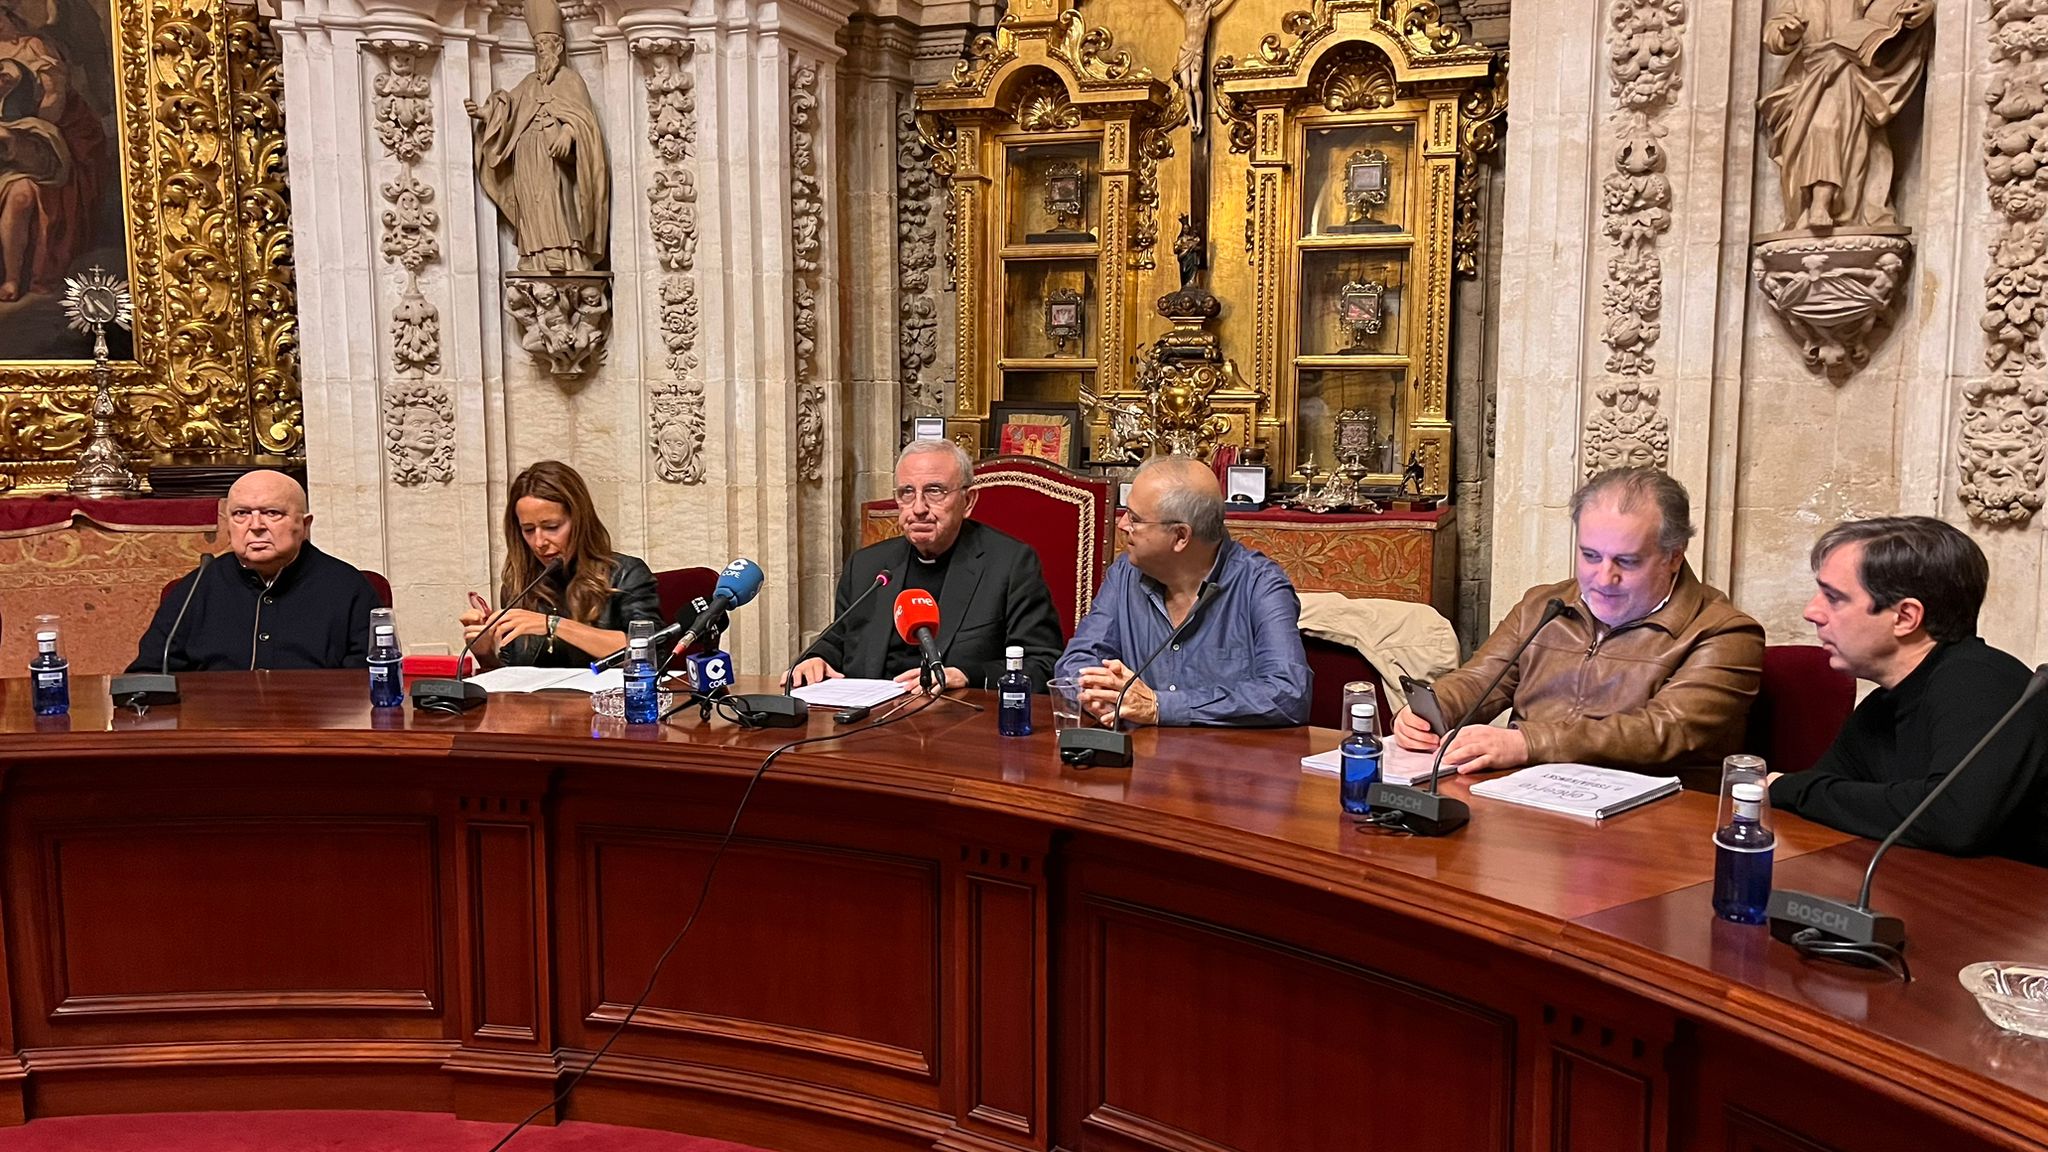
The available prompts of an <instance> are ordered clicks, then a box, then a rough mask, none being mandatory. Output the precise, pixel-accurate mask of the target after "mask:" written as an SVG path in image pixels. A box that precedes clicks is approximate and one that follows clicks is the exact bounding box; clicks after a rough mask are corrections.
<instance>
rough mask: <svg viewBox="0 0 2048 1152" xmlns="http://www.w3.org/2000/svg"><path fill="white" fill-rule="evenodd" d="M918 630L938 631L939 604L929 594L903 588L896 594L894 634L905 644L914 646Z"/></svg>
mask: <svg viewBox="0 0 2048 1152" xmlns="http://www.w3.org/2000/svg"><path fill="white" fill-rule="evenodd" d="M919 628H929V629H931V630H932V631H933V632H937V631H938V630H939V602H938V601H937V600H934V599H932V594H931V593H929V592H923V591H919V590H918V589H916V588H905V589H904V590H903V591H901V592H899V593H897V594H896V634H897V635H898V636H901V637H903V642H904V643H905V644H915V643H917V630H918V629H919Z"/></svg>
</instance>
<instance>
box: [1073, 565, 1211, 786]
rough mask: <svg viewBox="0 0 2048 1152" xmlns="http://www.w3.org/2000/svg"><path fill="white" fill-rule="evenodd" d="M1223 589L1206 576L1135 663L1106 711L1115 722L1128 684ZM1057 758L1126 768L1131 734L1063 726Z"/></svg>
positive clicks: (1097, 765)
mask: <svg viewBox="0 0 2048 1152" xmlns="http://www.w3.org/2000/svg"><path fill="white" fill-rule="evenodd" d="M1222 592H1223V587H1222V585H1220V584H1215V583H1212V582H1210V581H1207V580H1205V581H1203V582H1202V587H1201V588H1200V590H1198V591H1197V592H1196V593H1195V604H1194V607H1192V608H1189V609H1188V615H1187V619H1185V620H1182V621H1181V622H1180V627H1178V628H1175V629H1174V630H1173V631H1172V632H1169V633H1167V636H1166V639H1165V640H1162V641H1160V644H1159V647H1157V648H1154V649H1153V650H1152V654H1151V655H1150V656H1147V657H1145V662H1144V663H1142V664H1140V665H1138V670H1137V671H1135V672H1133V673H1131V678H1130V679H1129V680H1126V681H1124V686H1123V689H1122V690H1121V691H1119V692H1118V693H1117V694H1116V707H1115V708H1113V709H1111V710H1110V713H1109V714H1110V716H1111V717H1113V718H1114V719H1115V721H1116V722H1117V723H1121V722H1122V720H1123V713H1124V697H1126V696H1129V695H1130V694H1131V685H1133V684H1136V683H1137V682H1138V680H1139V679H1140V678H1141V677H1143V676H1144V675H1145V673H1146V671H1147V670H1149V669H1150V668H1151V667H1152V662H1153V661H1154V660H1157V659H1159V656H1160V654H1161V653H1163V652H1165V651H1166V650H1167V649H1168V648H1171V647H1173V645H1174V643H1175V642H1176V641H1178V640H1179V639H1180V638H1181V637H1182V636H1184V635H1186V634H1187V631H1188V629H1190V628H1193V627H1194V626H1195V621H1196V620H1197V619H1199V618H1200V617H1201V615H1202V610H1203V609H1204V608H1207V607H1208V606H1209V602H1210V601H1211V600H1214V599H1216V597H1217V596H1219V595H1221V594H1222ZM1060 760H1061V761H1062V762H1063V763H1067V764H1087V765H1091V766H1093V767H1096V768H1128V767H1130V766H1131V734H1130V733H1128V732H1123V731H1119V730H1118V729H1116V728H1098V727H1095V726H1093V725H1088V724H1082V725H1076V726H1075V727H1072V728H1067V729H1063V730H1061V732H1060Z"/></svg>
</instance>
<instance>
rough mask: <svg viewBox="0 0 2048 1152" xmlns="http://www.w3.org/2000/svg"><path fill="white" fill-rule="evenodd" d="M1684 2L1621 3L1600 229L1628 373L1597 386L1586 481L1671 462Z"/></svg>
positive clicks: (1612, 344)
mask: <svg viewBox="0 0 2048 1152" xmlns="http://www.w3.org/2000/svg"><path fill="white" fill-rule="evenodd" d="M1684 34H1685V4H1684V2H1683V0H1615V4H1614V7H1613V10H1612V12H1611V13H1610V15H1609V28H1608V37H1607V73H1608V75H1607V79H1608V92H1609V94H1611V95H1612V96H1613V97H1614V101H1615V112H1614V115H1613V117H1612V118H1611V120H1610V121H1609V122H1610V124H1611V125H1612V126H1613V131H1614V137H1615V147H1614V169H1615V170H1614V172H1613V173H1612V174H1610V175H1609V176H1608V177H1607V179H1606V180H1605V181H1604V182H1603V183H1602V185H1601V206H1600V213H1601V216H1602V217H1603V222H1602V226H1601V230H1602V231H1603V232H1604V233H1605V235H1606V236H1607V238H1608V239H1609V240H1610V241H1612V242H1613V244H1614V254H1613V255H1612V256H1611V257H1609V259H1608V261H1607V282H1606V284H1605V285H1604V286H1603V288H1602V293H1601V311H1602V312H1603V314H1604V315H1605V317H1606V320H1605V322H1604V323H1603V325H1602V327H1601V332H1600V339H1601V341H1602V342H1603V343H1605V344H1606V345H1607V370H1608V371H1609V372H1612V373H1615V374H1617V375H1618V376H1621V377H1623V379H1620V380H1613V379H1610V380H1608V381H1606V382H1605V383H1603V384H1602V385H1601V386H1600V387H1599V388H1597V389H1595V391H1594V395H1595V396H1596V397H1598V398H1599V402H1600V405H1601V407H1600V410H1599V411H1597V412H1595V413H1594V414H1593V416H1592V418H1591V419H1590V420H1588V421H1587V424H1586V429H1585V434H1584V436H1583V443H1584V451H1583V453H1582V459H1583V463H1584V466H1585V469H1586V472H1587V474H1588V475H1591V474H1592V473H1594V472H1597V471H1600V470H1601V469H1602V468H1604V467H1608V466H1610V465H1609V463H1608V462H1609V461H1611V460H1614V459H1616V458H1620V457H1626V458H1627V459H1629V460H1631V461H1639V462H1641V463H1647V464H1655V465H1656V466H1657V467H1659V468H1662V467H1664V466H1666V465H1667V464H1668V463H1669V462H1670V454H1671V423H1670V420H1669V418H1668V417H1666V416H1665V415H1664V414H1663V413H1662V412H1660V411H1658V410H1657V398H1658V395H1659V390H1658V388H1657V387H1656V386H1655V385H1653V384H1649V383H1646V382H1644V381H1643V380H1642V379H1641V378H1642V377H1646V376H1649V375H1650V374H1651V373H1653V372H1654V371H1655V370H1656V367H1657V361H1656V359H1655V357H1654V356H1652V355H1651V352H1652V350H1653V348H1654V346H1655V345H1656V342H1657V339H1658V337H1659V336H1661V335H1662V334H1663V326H1662V324H1661V322H1660V320H1659V316H1660V314H1661V313H1662V311H1663V307H1664V261H1663V259H1662V257H1660V256H1659V255H1658V253H1657V238H1658V237H1660V236H1662V235H1663V234H1664V233H1665V232H1667V231H1669V230H1670V228H1671V200H1672V194H1671V180H1670V178H1669V177H1668V176H1666V175H1665V174H1664V147H1663V145H1662V144H1661V143H1660V142H1659V141H1660V140H1661V139H1662V137H1663V135H1664V127H1663V125H1662V124H1661V123H1660V122H1659V121H1660V119H1661V117H1662V116H1663V114H1664V113H1665V112H1666V111H1668V110H1669V109H1670V107H1671V103H1672V100H1673V97H1674V94H1675V93H1676V92H1677V91H1678V84H1679V56H1680V54H1681V52H1682V50H1683V48H1684V44H1685V35H1684Z"/></svg>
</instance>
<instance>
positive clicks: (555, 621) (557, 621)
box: [548, 615, 562, 652]
mask: <svg viewBox="0 0 2048 1152" xmlns="http://www.w3.org/2000/svg"><path fill="white" fill-rule="evenodd" d="M561 624H562V618H561V617H560V616H553V615H550V616H549V617H548V651H549V652H553V651H554V650H555V629H556V628H559V627H560V626H561Z"/></svg>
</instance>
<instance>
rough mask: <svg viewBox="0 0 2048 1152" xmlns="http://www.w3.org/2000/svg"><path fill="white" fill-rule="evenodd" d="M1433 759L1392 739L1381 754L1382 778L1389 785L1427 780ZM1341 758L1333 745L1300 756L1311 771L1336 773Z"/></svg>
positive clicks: (1448, 770) (1449, 770) (1446, 771)
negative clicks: (1323, 749) (1326, 750)
mask: <svg viewBox="0 0 2048 1152" xmlns="http://www.w3.org/2000/svg"><path fill="white" fill-rule="evenodd" d="M1432 759H1433V757H1432V755H1431V754H1430V753H1428V752H1410V751H1408V750H1407V749H1406V748H1402V747H1399V746H1398V745H1395V744H1393V743H1391V742H1389V743H1388V744H1387V745H1386V750H1385V751H1384V752H1383V753H1381V755H1380V779H1381V780H1384V781H1386V782H1387V783H1389V784H1414V783H1417V782H1419V781H1423V780H1427V779H1429V765H1430V761H1431V760H1432ZM1339 760H1340V757H1339V755H1338V750H1337V749H1335V748H1332V749H1330V750H1329V751H1328V752H1318V753H1316V754H1315V755H1313V756H1303V757H1302V758H1301V766H1302V767H1303V768H1306V769H1308V770H1309V771H1310V772H1322V773H1325V774H1327V775H1331V776H1335V775H1337V774H1338V773H1339V772H1340V771H1341V770H1342V768H1343V765H1342V764H1341V763H1339ZM1455 774H1456V770H1455V769H1453V768H1448V767H1447V768H1445V769H1444V775H1445V776H1447V777H1448V776H1452V775H1455Z"/></svg>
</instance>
